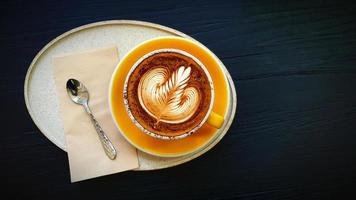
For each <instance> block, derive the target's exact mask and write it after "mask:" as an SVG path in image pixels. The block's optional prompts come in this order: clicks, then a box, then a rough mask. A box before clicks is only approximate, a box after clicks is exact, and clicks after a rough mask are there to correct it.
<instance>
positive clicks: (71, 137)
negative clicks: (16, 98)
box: [53, 47, 138, 182]
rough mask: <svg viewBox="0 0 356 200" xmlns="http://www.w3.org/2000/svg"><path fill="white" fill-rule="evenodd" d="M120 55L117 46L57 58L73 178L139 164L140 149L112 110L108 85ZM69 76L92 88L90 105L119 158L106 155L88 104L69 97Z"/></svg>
mask: <svg viewBox="0 0 356 200" xmlns="http://www.w3.org/2000/svg"><path fill="white" fill-rule="evenodd" d="M118 59H119V56H118V52H117V48H116V47H110V48H103V49H97V50H93V51H88V52H82V53H76V54H70V55H64V56H59V57H55V58H53V63H54V77H55V78H54V79H55V84H56V88H57V94H58V98H59V102H60V104H59V107H60V112H61V116H62V120H63V124H64V133H65V138H66V147H67V152H68V158H69V167H70V174H71V181H72V182H76V181H81V180H85V179H89V178H94V177H98V176H103V175H107V174H113V173H117V172H121V171H125V170H130V169H134V168H137V167H138V159H137V152H136V149H135V148H134V147H132V146H131V145H130V144H128V143H127V142H126V141H125V139H124V138H123V137H122V136H121V134H120V133H119V131H118V129H117V128H116V126H115V124H114V122H113V120H112V118H111V115H110V111H109V105H108V87H109V82H110V78H111V74H112V72H113V70H114V68H115V66H116V64H117V63H118ZM69 78H75V79H77V80H79V81H81V82H82V83H84V85H85V86H86V87H87V89H88V90H89V94H90V100H89V106H90V108H91V110H92V112H93V114H94V116H95V117H96V119H97V120H98V121H99V123H100V125H101V126H102V128H103V130H104V132H105V133H106V134H107V135H108V137H109V138H110V140H111V142H112V143H113V145H114V146H115V148H116V150H117V152H118V155H117V158H116V159H115V160H110V159H109V158H108V157H107V156H106V154H105V152H104V150H103V148H102V146H101V143H100V141H99V137H98V135H97V133H96V131H95V128H94V127H93V124H92V122H91V121H90V118H89V116H88V115H87V114H86V113H85V110H84V108H83V107H82V106H80V105H77V104H75V103H73V102H72V101H71V99H70V98H69V97H68V94H67V91H66V87H65V86H66V82H67V80H68V79H69Z"/></svg>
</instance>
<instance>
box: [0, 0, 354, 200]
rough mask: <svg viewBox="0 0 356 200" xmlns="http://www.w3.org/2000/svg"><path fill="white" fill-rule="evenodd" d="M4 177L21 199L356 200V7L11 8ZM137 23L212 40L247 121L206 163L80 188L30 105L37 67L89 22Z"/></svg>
mask: <svg viewBox="0 0 356 200" xmlns="http://www.w3.org/2000/svg"><path fill="white" fill-rule="evenodd" d="M0 8H1V13H0V15H1V18H0V19H1V20H0V27H1V28H0V30H1V31H0V44H1V48H0V55H1V60H2V63H1V67H0V72H1V75H0V94H1V111H2V115H1V120H2V122H3V124H4V127H5V129H3V130H2V132H1V135H0V152H1V153H0V162H1V163H0V178H1V185H2V186H3V187H1V191H2V194H9V195H10V194H11V199H23V198H26V197H35V198H36V199H41V198H47V199H64V198H68V199H74V198H79V197H80V198H84V197H92V198H101V199H104V198H105V199H143V198H144V199H163V198H169V197H175V198H180V199H346V197H347V199H355V198H356V197H355V194H354V192H353V190H354V189H355V187H356V157H355V151H356V131H355V130H356V93H355V91H356V90H355V88H356V50H355V49H356V26H355V24H356V16H355V13H356V6H355V3H353V2H352V1H350V2H345V1H324V0H319V1H282V0H281V1H268V2H267V1H252V0H250V1H200V0H199V1H186V0H181V1H164V0H157V1H150V2H148V1H141V0H131V1H117V0H102V1H99V0H89V1H54V0H48V1H43V0H41V1H19V0H16V1H9V2H7V1H1V2H0ZM109 19H134V20H143V21H150V22H154V23H159V24H162V25H166V26H169V27H172V28H176V29H178V30H180V31H182V32H184V33H187V34H189V35H191V36H192V37H194V38H195V39H197V40H199V41H201V42H202V43H203V44H205V45H206V46H207V47H209V48H210V49H211V50H212V51H213V52H215V53H216V54H217V56H219V57H220V59H221V60H222V61H223V62H224V64H225V65H226V67H227V68H228V69H229V71H230V73H231V75H232V77H233V79H234V81H235V84H236V86H237V92H238V99H239V101H238V110H237V117H236V119H235V121H234V123H233V125H232V127H231V128H230V130H229V132H228V134H227V135H226V136H225V138H224V139H223V140H222V141H221V142H220V143H219V144H218V145H217V146H216V147H215V148H213V149H212V150H211V151H209V152H208V153H207V154H205V155H204V156H202V157H200V158H198V159H196V160H194V161H191V162H189V163H186V164H184V165H181V166H177V167H174V168H170V169H165V170H159V171H152V172H127V173H121V174H116V175H111V176H107V177H102V178H97V179H94V180H88V181H84V182H80V183H76V184H70V180H69V171H68V170H69V168H68V161H67V156H66V154H65V153H64V152H63V151H61V150H60V149H59V148H57V147H56V146H55V145H53V144H52V143H51V142H49V141H48V140H47V139H46V138H45V137H44V136H42V135H41V134H40V132H39V131H38V129H37V128H36V126H35V125H34V124H33V122H32V120H31V118H30V117H29V115H28V113H27V110H26V107H25V104H24V98H23V81H24V77H25V74H26V70H27V67H28V66H29V64H30V62H31V60H32V59H33V57H34V56H35V55H36V53H37V52H38V51H39V50H40V49H41V48H42V47H43V46H44V45H45V44H46V43H47V42H49V41H50V40H52V39H53V38H54V37H56V36H58V35H59V34H61V33H63V32H65V31H67V30H70V29H72V28H75V27H77V26H79V25H83V24H87V23H91V22H96V21H101V20H109Z"/></svg>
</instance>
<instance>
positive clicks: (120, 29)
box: [24, 20, 237, 171]
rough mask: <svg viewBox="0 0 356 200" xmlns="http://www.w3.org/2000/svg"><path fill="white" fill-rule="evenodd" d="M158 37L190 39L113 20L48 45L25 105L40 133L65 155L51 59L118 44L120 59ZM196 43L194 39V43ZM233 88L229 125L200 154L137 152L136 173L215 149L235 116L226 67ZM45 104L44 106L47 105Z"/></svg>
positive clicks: (35, 66) (37, 61) (30, 77)
mask: <svg viewBox="0 0 356 200" xmlns="http://www.w3.org/2000/svg"><path fill="white" fill-rule="evenodd" d="M159 36H180V37H185V38H190V39H193V38H191V37H189V36H188V35H186V34H184V33H182V32H179V31H177V30H174V29H171V28H168V27H165V26H161V25H158V24H153V23H149V22H142V21H132V20H111V21H103V22H97V23H92V24H88V25H84V26H80V27H78V28H75V29H72V30H70V31H68V32H66V33H64V34H62V35H60V36H58V37H57V38H55V39H53V40H52V41H51V42H49V43H48V44H47V45H46V46H45V47H44V48H43V49H42V50H41V51H40V52H39V53H38V54H37V55H36V57H35V58H34V59H33V61H32V63H31V65H30V67H29V69H28V71H27V74H26V79H25V87H24V93H25V102H26V106H27V109H28V111H29V113H30V115H31V117H32V119H33V121H34V123H35V124H36V125H37V127H38V128H39V129H40V131H41V132H42V133H43V134H44V135H45V136H46V137H47V138H48V139H49V140H50V141H52V142H53V143H54V144H56V145H57V146H58V147H59V148H61V149H63V150H64V151H66V147H65V138H64V129H63V124H62V121H61V119H60V115H59V106H58V105H59V102H58V99H57V97H56V94H55V85H54V79H53V73H52V63H51V60H52V56H54V55H58V54H64V53H72V52H77V51H82V50H87V49H90V48H98V47H105V46H107V45H112V44H116V45H117V47H118V51H119V54H120V59H121V57H122V56H123V55H125V54H126V52H128V51H129V50H130V49H132V48H133V47H135V46H136V45H137V44H139V43H141V42H143V41H145V40H148V39H151V38H154V37H159ZM193 40H194V39H193ZM219 62H220V64H221V67H222V69H223V70H224V71H225V74H226V77H227V80H228V82H229V85H230V94H231V95H230V98H231V99H230V100H231V101H230V102H231V103H230V105H229V108H228V114H227V116H230V118H228V119H227V122H226V124H225V126H224V127H223V128H221V129H220V130H219V132H218V133H217V134H216V136H215V137H214V138H213V139H212V140H211V141H210V143H209V144H208V145H206V147H205V148H203V149H202V150H201V151H199V152H197V153H194V154H190V155H186V156H182V157H175V158H163V157H156V156H152V155H148V154H146V153H143V152H141V151H139V150H138V158H139V164H140V167H139V168H138V169H136V170H139V171H140V170H154V169H162V168H167V167H172V166H175V165H179V164H182V163H185V162H187V161H190V160H192V159H194V158H196V157H198V156H200V155H202V154H204V153H205V152H207V151H208V150H209V149H211V148H212V147H214V146H215V145H216V144H217V143H218V142H219V141H220V140H221V139H222V138H223V137H224V135H225V134H226V132H227V130H228V129H229V127H230V125H231V123H232V120H233V118H234V116H235V112H236V100H237V98H236V91H235V86H234V82H233V81H232V79H231V76H230V74H229V72H228V71H227V69H226V68H225V66H224V65H223V63H222V62H221V61H220V60H219ZM44 102H45V103H44Z"/></svg>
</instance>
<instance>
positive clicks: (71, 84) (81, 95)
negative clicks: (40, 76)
mask: <svg viewBox="0 0 356 200" xmlns="http://www.w3.org/2000/svg"><path fill="white" fill-rule="evenodd" d="M67 92H68V95H69V97H70V98H71V99H72V101H73V102H74V103H76V104H79V105H82V106H84V108H85V111H86V112H87V113H88V114H89V116H90V118H91V121H92V122H93V124H94V127H95V130H96V132H97V133H98V136H99V139H100V141H101V144H102V146H103V148H104V150H105V153H106V155H107V156H108V157H109V158H110V159H111V160H114V159H115V158H116V154H117V153H116V150H115V147H114V146H113V145H112V143H111V141H110V139H109V138H108V137H107V136H106V134H105V132H104V131H103V129H102V128H101V126H100V125H99V123H98V121H97V120H96V119H95V117H94V115H93V114H92V112H91V110H90V108H89V105H88V101H89V92H88V90H87V88H86V87H85V86H84V85H83V84H82V83H81V82H79V81H78V80H76V79H69V80H68V81H67Z"/></svg>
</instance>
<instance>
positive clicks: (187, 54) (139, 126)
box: [123, 42, 215, 140]
mask: <svg viewBox="0 0 356 200" xmlns="http://www.w3.org/2000/svg"><path fill="white" fill-rule="evenodd" d="M143 44H145V42H143V43H141V45H143ZM141 45H138V46H136V47H135V48H134V49H137V48H139V47H140V46H141ZM165 52H173V53H178V54H181V55H184V56H187V57H189V58H191V59H193V60H194V62H196V63H197V64H198V65H199V66H200V67H201V68H202V69H203V71H204V73H205V74H206V76H207V78H208V81H209V85H210V90H211V95H210V99H211V100H210V104H209V108H208V110H207V112H206V114H205V115H204V118H203V119H202V120H201V121H200V122H199V124H198V125H196V126H194V127H193V128H192V129H190V130H189V131H187V132H184V133H182V134H179V135H175V136H168V135H161V134H158V133H155V132H152V131H149V130H147V129H146V128H144V127H143V126H142V124H141V123H139V122H138V121H137V120H136V118H135V116H133V114H132V112H131V109H130V105H129V103H128V91H127V87H128V82H129V78H130V76H131V74H132V73H133V72H134V71H135V69H136V68H137V67H138V66H139V64H140V63H142V62H143V61H144V60H145V59H147V58H149V57H151V56H153V55H155V54H159V53H165ZM127 55H128V54H127ZM123 98H124V106H125V109H126V111H127V113H128V115H129V117H130V119H131V120H132V121H133V123H134V124H135V125H136V126H137V127H138V128H140V129H141V131H143V132H144V133H146V134H148V135H149V136H152V137H155V138H158V139H163V140H176V139H182V138H185V137H188V136H189V135H191V134H193V133H194V132H195V131H197V130H198V129H199V128H201V127H202V126H203V125H204V124H205V122H206V121H207V120H208V117H209V115H210V113H211V111H212V108H213V105H214V98H215V91H214V85H213V81H212V78H211V76H210V73H209V71H208V70H207V69H206V67H205V66H204V64H203V63H202V62H201V61H200V60H199V59H198V58H196V57H195V56H193V55H191V54H190V53H188V52H186V51H183V50H180V49H175V48H163V49H156V50H154V51H151V52H149V53H147V54H145V55H143V56H142V57H140V58H139V59H138V60H137V61H136V62H135V63H134V64H133V65H132V66H131V68H130V70H129V72H128V73H127V75H126V79H125V83H124V89H123Z"/></svg>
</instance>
